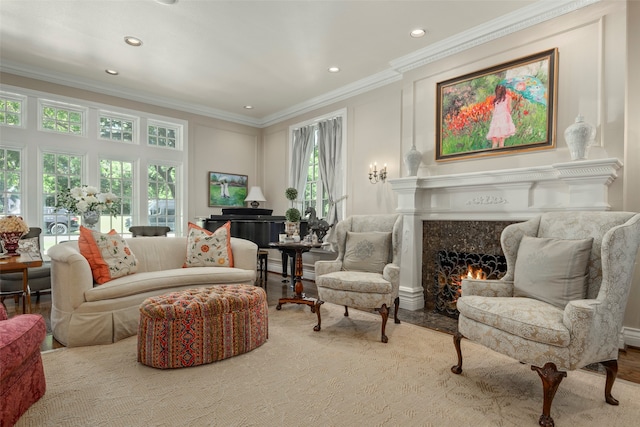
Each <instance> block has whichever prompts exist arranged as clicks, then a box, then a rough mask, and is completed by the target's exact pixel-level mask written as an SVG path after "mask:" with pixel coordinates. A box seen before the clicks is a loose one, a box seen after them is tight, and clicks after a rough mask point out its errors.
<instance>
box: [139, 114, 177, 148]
mask: <svg viewBox="0 0 640 427" xmlns="http://www.w3.org/2000/svg"><path fill="white" fill-rule="evenodd" d="M181 128H182V127H181V126H179V125H174V124H170V123H162V122H156V121H153V120H149V121H148V125H147V144H148V145H151V146H154V147H162V148H172V149H180V146H179V145H178V141H179V137H180V131H181Z"/></svg>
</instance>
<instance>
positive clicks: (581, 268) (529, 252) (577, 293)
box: [514, 236, 593, 309]
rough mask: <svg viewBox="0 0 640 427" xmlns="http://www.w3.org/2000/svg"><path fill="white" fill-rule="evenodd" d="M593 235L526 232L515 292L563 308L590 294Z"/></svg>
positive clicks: (521, 249) (519, 252) (519, 259)
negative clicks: (579, 236)
mask: <svg viewBox="0 0 640 427" xmlns="http://www.w3.org/2000/svg"><path fill="white" fill-rule="evenodd" d="M592 243H593V239H592V238H590V239H578V240H566V239H554V238H538V237H530V236H523V237H522V241H521V242H520V247H519V249H518V256H517V259H516V265H515V271H514V296H516V297H529V298H535V299H537V300H540V301H545V302H547V303H549V304H552V305H554V306H556V307H559V308H562V309H563V308H564V307H565V306H566V305H567V303H568V302H569V301H572V300H577V299H582V298H584V297H585V296H586V294H587V288H586V279H587V267H588V264H589V256H590V255H591V245H592Z"/></svg>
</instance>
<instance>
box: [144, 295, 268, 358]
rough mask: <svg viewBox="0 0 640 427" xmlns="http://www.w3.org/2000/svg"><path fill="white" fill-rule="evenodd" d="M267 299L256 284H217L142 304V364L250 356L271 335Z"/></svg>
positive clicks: (161, 297) (152, 298)
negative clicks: (240, 355) (248, 353)
mask: <svg viewBox="0 0 640 427" xmlns="http://www.w3.org/2000/svg"><path fill="white" fill-rule="evenodd" d="M268 323H269V322H268V311H267V296H266V293H265V291H264V290H263V289H262V288H259V287H257V286H251V285H216V286H212V287H210V288H201V289H189V290H184V291H177V292H171V293H169V294H165V295H160V296H157V297H151V298H147V299H146V300H144V301H143V302H142V304H141V305H140V324H139V326H138V362H140V363H142V364H144V365H147V366H152V367H154V368H161V369H167V368H183V367H187V366H197V365H203V364H205V363H211V362H215V361H216V360H222V359H226V358H228V357H232V356H236V355H238V354H242V353H246V352H248V351H251V350H253V349H254V348H256V347H259V346H260V345H262V344H263V343H264V342H265V341H266V340H267V338H268V336H269V324H268Z"/></svg>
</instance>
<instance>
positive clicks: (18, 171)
mask: <svg viewBox="0 0 640 427" xmlns="http://www.w3.org/2000/svg"><path fill="white" fill-rule="evenodd" d="M0 168H1V172H2V182H0V185H2V200H0V204H1V206H0V213H2V214H3V215H20V214H21V213H22V211H21V206H20V200H21V199H22V190H21V187H22V152H21V151H20V150H18V149H14V148H9V147H0Z"/></svg>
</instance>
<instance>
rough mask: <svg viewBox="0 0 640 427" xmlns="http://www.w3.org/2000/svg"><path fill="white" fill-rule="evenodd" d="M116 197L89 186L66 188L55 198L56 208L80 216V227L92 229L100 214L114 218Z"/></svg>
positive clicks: (117, 208) (117, 209) (117, 212)
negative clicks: (106, 214)
mask: <svg viewBox="0 0 640 427" xmlns="http://www.w3.org/2000/svg"><path fill="white" fill-rule="evenodd" d="M117 200H118V197H117V196H116V195H115V194H113V193H111V192H105V193H101V192H99V191H98V189H97V188H95V187H91V186H89V185H81V186H80V187H74V188H71V189H69V188H67V189H66V190H64V191H62V193H60V194H58V195H57V197H56V208H59V209H60V208H64V209H67V210H68V211H69V212H71V213H74V214H77V215H81V216H82V225H84V226H85V227H87V228H91V229H94V228H95V226H96V224H97V223H98V221H99V220H100V214H101V213H103V212H104V213H108V214H109V215H111V216H114V217H115V216H116V215H117V214H119V213H120V206H119V205H118V204H116V201H117Z"/></svg>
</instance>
